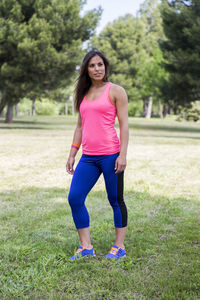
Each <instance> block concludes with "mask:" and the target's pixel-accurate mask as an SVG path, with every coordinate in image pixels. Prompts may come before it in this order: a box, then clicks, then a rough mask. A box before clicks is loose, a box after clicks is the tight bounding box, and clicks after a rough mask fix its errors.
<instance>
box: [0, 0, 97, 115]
mask: <svg viewBox="0 0 200 300" xmlns="http://www.w3.org/2000/svg"><path fill="white" fill-rule="evenodd" d="M82 5H83V1H81V0H73V1H72V0H54V1H51V0H45V1H41V0H33V1H30V0H28V1H17V0H12V1H11V0H9V1H1V2H0V91H1V93H2V99H1V102H0V111H1V110H2V108H3V107H4V106H5V105H6V104H15V103H17V102H19V100H20V99H21V98H23V97H24V96H27V95H28V94H29V95H28V97H30V98H31V99H35V98H37V97H39V96H41V95H42V94H44V93H45V91H47V90H52V89H57V88H58V87H60V86H66V85H68V84H70V83H71V82H70V80H71V78H72V75H73V73H74V71H75V68H76V65H77V64H79V63H80V60H81V57H82V50H81V46H82V42H83V41H86V40H88V39H89V38H90V36H91V35H92V34H93V33H94V30H95V28H96V26H97V23H98V19H99V16H100V14H101V10H100V9H98V10H93V11H89V12H88V13H87V14H86V15H85V16H83V17H81V16H80V10H81V7H82Z"/></svg>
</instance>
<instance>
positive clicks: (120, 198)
mask: <svg viewBox="0 0 200 300" xmlns="http://www.w3.org/2000/svg"><path fill="white" fill-rule="evenodd" d="M117 202H118V204H119V207H120V210H121V214H122V227H126V226H127V219H128V213H127V208H126V204H125V202H124V171H123V172H121V173H119V174H118V178H117Z"/></svg>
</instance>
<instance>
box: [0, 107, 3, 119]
mask: <svg viewBox="0 0 200 300" xmlns="http://www.w3.org/2000/svg"><path fill="white" fill-rule="evenodd" d="M3 110H4V109H2V110H1V112H0V118H3V117H4V111H3Z"/></svg>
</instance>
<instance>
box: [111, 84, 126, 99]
mask: <svg viewBox="0 0 200 300" xmlns="http://www.w3.org/2000/svg"><path fill="white" fill-rule="evenodd" d="M110 98H111V99H112V101H113V102H114V103H116V102H117V101H127V100H128V98H127V94H126V91H125V89H124V88H123V87H122V86H120V85H117V84H114V83H112V85H111V87H110Z"/></svg>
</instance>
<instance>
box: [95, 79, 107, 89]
mask: <svg viewBox="0 0 200 300" xmlns="http://www.w3.org/2000/svg"><path fill="white" fill-rule="evenodd" d="M106 83H107V82H106V81H102V80H101V81H99V80H98V81H97V80H92V84H91V86H92V87H96V88H99V87H102V86H104V85H106Z"/></svg>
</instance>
